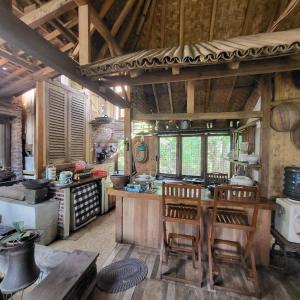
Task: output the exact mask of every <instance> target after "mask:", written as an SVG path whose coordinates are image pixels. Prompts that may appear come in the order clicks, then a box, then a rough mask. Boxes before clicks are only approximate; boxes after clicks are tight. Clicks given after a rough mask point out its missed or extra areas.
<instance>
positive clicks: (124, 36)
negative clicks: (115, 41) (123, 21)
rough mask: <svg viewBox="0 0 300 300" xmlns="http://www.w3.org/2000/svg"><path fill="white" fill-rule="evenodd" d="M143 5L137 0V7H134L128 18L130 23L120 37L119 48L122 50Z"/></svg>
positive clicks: (142, 0) (142, 2)
mask: <svg viewBox="0 0 300 300" xmlns="http://www.w3.org/2000/svg"><path fill="white" fill-rule="evenodd" d="M143 4H144V0H138V3H137V5H136V6H135V9H134V11H133V14H132V17H131V18H130V21H129V23H128V26H127V27H126V29H125V31H124V32H123V34H122V36H121V40H120V47H121V48H122V49H123V48H124V47H125V44H126V42H127V40H128V38H129V35H130V33H131V32H132V29H133V26H134V24H135V22H136V20H137V18H138V16H139V13H140V11H141V9H142V6H143Z"/></svg>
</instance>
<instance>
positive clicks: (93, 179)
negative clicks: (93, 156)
mask: <svg viewBox="0 0 300 300" xmlns="http://www.w3.org/2000/svg"><path fill="white" fill-rule="evenodd" d="M102 178H106V176H91V177H88V178H83V179H80V180H79V181H74V182H72V183H71V184H67V185H64V186H55V185H52V186H51V189H55V190H61V189H66V188H74V187H77V186H80V185H83V184H87V183H90V182H93V181H100V180H101V179H102Z"/></svg>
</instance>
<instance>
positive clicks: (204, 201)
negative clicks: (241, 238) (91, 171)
mask: <svg viewBox="0 0 300 300" xmlns="http://www.w3.org/2000/svg"><path fill="white" fill-rule="evenodd" d="M107 192H108V194H109V195H111V196H118V197H123V198H130V199H139V200H152V201H160V200H161V188H159V189H157V190H156V191H155V192H153V193H151V192H147V193H135V192H126V191H124V190H117V189H114V188H108V190H107ZM213 204H214V199H213V198H212V196H211V193H210V191H208V190H207V189H202V190H201V205H202V206H212V205H213ZM259 207H260V208H261V209H275V203H274V201H272V200H269V199H266V198H261V201H260V203H259Z"/></svg>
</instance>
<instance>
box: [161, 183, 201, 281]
mask: <svg viewBox="0 0 300 300" xmlns="http://www.w3.org/2000/svg"><path fill="white" fill-rule="evenodd" d="M161 211H162V242H161V252H160V274H161V278H165V279H170V280H174V281H180V282H184V283H188V280H184V279H179V278H174V277H170V276H165V275H163V274H162V265H163V264H168V257H169V254H170V253H173V254H185V255H186V254H191V255H192V259H193V267H194V268H197V267H199V268H200V274H201V276H200V277H201V278H200V286H201V285H202V263H201V257H202V256H201V243H200V217H201V185H196V184H187V183H184V184H168V183H164V182H163V184H162V210H161ZM167 223H169V224H172V225H175V224H176V223H177V226H179V224H189V225H191V226H192V229H194V233H193V234H184V233H179V232H175V231H177V230H172V232H167ZM173 227H174V226H173ZM180 241H189V244H190V245H186V244H185V246H183V245H182V244H180ZM196 262H197V265H198V266H196ZM193 283H194V282H193ZM198 284H199V283H198Z"/></svg>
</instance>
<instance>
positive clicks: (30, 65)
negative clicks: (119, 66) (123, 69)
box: [0, 0, 299, 112]
mask: <svg viewBox="0 0 300 300" xmlns="http://www.w3.org/2000/svg"><path fill="white" fill-rule="evenodd" d="M2 1H5V0H2ZM5 2H9V1H5ZM99 2H100V1H99ZM171 2H172V1H170V0H129V1H123V2H122V1H115V0H103V1H101V5H100V6H99V5H98V3H96V1H92V0H22V1H12V10H13V13H14V14H15V15H16V16H17V17H18V18H20V19H21V20H22V21H23V22H25V23H26V24H27V25H29V26H30V27H31V28H33V29H35V30H36V31H37V32H38V33H39V34H40V35H41V36H43V38H44V39H46V40H47V41H49V42H51V43H52V44H53V45H54V46H55V47H56V48H57V49H59V50H60V51H61V52H65V53H66V54H68V55H69V56H71V57H72V58H73V59H74V60H78V61H80V63H81V64H86V63H89V62H93V60H94V59H95V58H104V57H106V58H107V57H108V56H117V55H120V54H121V53H126V52H131V51H134V50H136V49H147V48H157V47H160V46H164V47H169V46H176V45H178V44H179V45H183V44H185V43H186V42H188V43H190V42H192V41H191V35H192V34H193V35H194V36H195V37H196V36H197V39H195V41H196V42H197V41H199V42H200V41H203V40H212V39H213V38H218V39H221V38H222V36H225V37H229V36H237V35H241V34H252V33H257V32H262V31H266V30H280V26H281V25H283V28H287V27H286V24H284V22H285V21H286V19H287V18H290V19H292V18H293V17H294V16H293V14H292V13H291V12H295V11H296V7H299V0H292V1H288V0H286V1H277V0H274V5H273V6H272V8H271V9H270V8H269V6H268V5H266V6H265V8H269V9H268V11H266V10H264V11H263V10H262V7H263V6H264V5H265V3H267V2H268V1H267V0H262V1H259V3H258V2H255V1H251V0H249V1H244V4H241V5H239V6H238V7H235V8H234V9H233V8H232V13H233V14H232V19H230V20H228V19H227V20H226V14H227V12H224V11H223V12H221V10H220V5H222V1H220V0H213V1H211V2H209V1H206V2H205V3H206V4H205V8H207V10H205V11H206V12H205V14H204V13H202V11H203V12H204V10H203V7H201V4H202V1H200V0H198V1H197V5H196V4H195V1H191V3H189V2H188V1H187V0H178V1H173V2H172V4H171ZM203 2H204V1H203ZM1 3H2V2H1ZM3 3H4V2H3ZM188 3H189V4H188ZM84 5H85V6H87V7H88V8H89V16H90V21H88V20H87V19H86V18H84V17H80V11H81V12H82V7H81V6H84ZM191 7H192V9H191ZM198 7H199V8H198ZM227 8H228V7H227ZM228 9H229V10H231V7H230V8H228ZM193 10H194V11H195V13H194V11H193ZM197 10H199V11H197ZM173 12H174V16H173V15H172V14H173ZM262 12H263V13H264V16H263V19H262V20H260V21H259V20H258V21H257V22H253V19H254V18H259V14H262ZM237 13H239V18H237V20H234V18H235V16H236V15H237ZM112 14H114V15H113V16H112ZM158 17H159V19H158ZM204 17H205V18H206V19H204ZM193 18H194V19H193ZM80 19H82V20H83V21H81V20H80ZM239 20H240V21H239ZM264 20H266V21H264ZM274 20H275V21H274ZM224 21H225V22H226V24H224ZM222 22H223V23H222ZM227 22H228V26H227ZM198 23H199V24H200V23H201V27H199V24H198ZM265 23H269V26H265V25H259V24H265ZM194 24H195V25H196V26H195V27H193V26H194ZM229 24H230V25H229ZM295 24H296V25H295ZM297 24H298V26H297ZM224 25H225V26H224ZM197 26H198V27H197ZM222 26H223V28H222ZM234 26H235V27H234ZM259 26H261V27H259ZM292 26H296V27H299V22H298V23H297V22H296V21H295V20H294V21H293V25H292ZM88 27H89V29H87V28H88ZM233 27H234V28H233ZM157 28H158V29H157ZM200 28H201V30H200ZM202 28H203V29H202ZM228 29H229V32H230V33H228V35H227V31H228ZM88 31H89V33H88ZM95 32H98V33H99V34H100V36H101V38H100V39H98V40H97V43H96V42H95V37H96V36H97V37H99V36H98V34H97V33H96V34H94V33H95ZM172 35H174V37H172ZM0 38H1V37H0ZM143 40H144V42H143ZM5 42H6V41H5V40H4V39H1V40H0V93H1V91H2V92H3V91H4V92H5V94H6V95H8V94H7V93H9V94H10V93H13V92H14V91H19V92H22V88H27V87H29V86H34V80H35V79H36V78H38V76H39V75H41V74H42V77H41V78H47V76H54V75H58V74H59V72H57V71H54V70H53V69H51V68H49V66H48V65H46V64H45V62H44V61H41V60H40V59H36V58H33V57H31V56H30V55H28V53H26V52H24V51H20V50H19V49H18V48H16V49H15V48H12V47H10V46H8V45H7V44H6V43H5ZM174 43H175V44H174ZM176 43H177V44H176ZM80 50H81V51H80ZM108 50H109V51H108ZM90 53H93V55H90ZM1 54H2V55H1ZM292 61H293V60H292V59H291V60H289V59H288V60H286V59H285V58H283V59H282V60H277V61H274V65H273V61H269V63H270V64H269V65H268V63H267V62H266V64H265V63H264V64H263V65H261V66H260V65H259V63H258V64H257V65H256V63H252V62H247V63H241V64H240V65H229V64H228V65H227V66H225V65H224V66H218V67H213V68H211V69H209V70H208V73H206V71H205V75H203V74H202V73H201V71H200V70H197V69H194V70H188V69H186V68H182V69H179V68H176V67H173V68H172V71H171V70H163V71H162V72H159V73H158V72H143V71H140V70H137V71H132V72H130V75H129V76H128V77H123V76H115V77H114V78H109V79H107V80H104V82H103V83H102V82H101V85H102V86H103V87H105V88H103V89H102V92H103V91H104V90H105V91H106V90H108V89H106V87H109V86H112V85H124V84H127V85H144V84H150V87H151V84H157V83H165V84H166V83H167V89H160V87H159V86H157V87H156V90H157V93H156V94H157V96H156V98H159V99H160V101H161V103H160V106H161V107H160V111H165V108H166V107H164V106H163V105H162V102H163V101H167V102H168V103H167V105H168V107H169V109H170V111H171V112H172V111H174V110H175V111H178V110H177V109H176V101H177V100H176V97H177V92H178V91H177V88H178V85H177V84H172V89H171V84H170V83H171V82H180V81H188V80H203V79H205V80H206V81H205V83H206V82H208V84H207V85H205V86H204V91H203V92H201V93H202V94H203V93H204V94H205V97H204V98H205V101H204V110H203V111H211V110H210V108H209V106H210V105H211V101H210V100H211V97H214V96H215V93H214V91H211V87H214V84H212V82H210V81H214V79H215V78H226V77H232V76H233V78H232V86H231V88H229V87H226V94H227V95H226V97H225V98H226V101H225V102H226V103H227V104H226V105H227V108H225V107H224V110H225V111H226V110H227V111H230V110H231V107H233V106H234V105H233V104H234V103H233V102H234V101H235V100H234V99H235V91H236V89H237V86H236V82H238V76H244V75H252V74H264V73H273V72H283V71H288V70H294V69H295V65H296V64H297V63H299V61H294V62H292ZM2 67H3V68H2ZM273 67H274V68H273ZM205 68H206V67H205ZM234 68H237V69H234ZM255 68H256V69H257V70H256V71H255V70H254V69H255ZM296 69H297V67H296ZM157 74H158V75H159V76H157ZM234 77H235V78H234ZM94 79H98V78H94ZM226 82H227V84H228V82H229V81H226ZM164 86H165V85H164ZM224 91H225V89H224ZM160 92H164V93H166V92H167V94H168V98H166V97H161V95H160ZM3 95H4V94H3ZM196 95H197V96H198V94H197V93H196ZM245 95H246V94H245ZM181 97H182V94H181ZM245 100H246V98H245ZM140 101H142V100H140ZM148 103H149V101H148ZM153 104H155V97H154V95H153ZM154 111H155V108H154Z"/></svg>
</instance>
